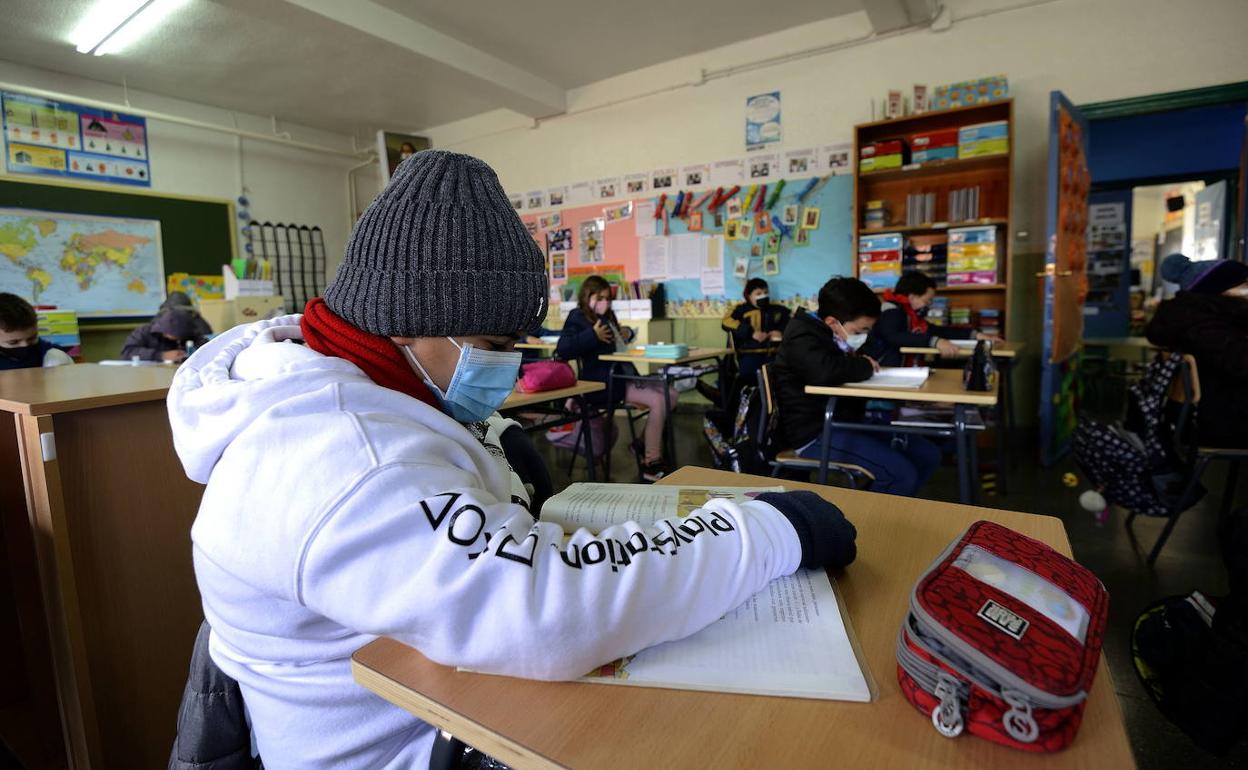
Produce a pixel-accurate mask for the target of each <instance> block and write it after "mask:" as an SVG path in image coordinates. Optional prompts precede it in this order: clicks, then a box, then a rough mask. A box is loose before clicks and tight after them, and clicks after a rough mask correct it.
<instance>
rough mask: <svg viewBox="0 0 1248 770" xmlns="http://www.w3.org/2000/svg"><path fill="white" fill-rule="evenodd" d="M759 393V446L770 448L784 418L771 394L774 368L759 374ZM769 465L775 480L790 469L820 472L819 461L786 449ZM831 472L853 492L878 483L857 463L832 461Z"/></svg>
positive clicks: (759, 371) (762, 370) (830, 462)
mask: <svg viewBox="0 0 1248 770" xmlns="http://www.w3.org/2000/svg"><path fill="white" fill-rule="evenodd" d="M758 393H759V400H760V403H761V405H762V408H761V409H759V415H758V445H759V446H760V447H766V446H767V445H768V443H767V442H768V440H769V439H770V437H771V431H772V428H773V426H774V425H775V422H776V420H778V419H779V417H780V412H779V407H778V406H777V405H776V400H775V398H774V397H773V395H772V390H771V364H763V366H762V367H761V368H760V369H759V370H758ZM769 463H770V465H771V475H772V476H779V475H780V471H782V470H786V469H787V470H801V471H808V472H809V471H817V470H819V460H818V459H816V458H810V457H802V456H800V455H798V453H797V451H796V450H793V449H786V450H784V451H783V452H779V453H777V454H776V456H775V458H773V459H772V460H770V461H769ZM828 470H831V471H835V472H836V473H838V474H840V475H842V476H843V477H844V478H845V481H846V483H847V484H848V485H849V488H850V489H869V488H870V486H871V484H872V483H873V482H874V481H875V476H874V475H873V474H872V473H871V471H869V470H867V469H866V468H863V467H862V466H861V465H854V464H853V463H840V462H836V461H835V460H829V461H828Z"/></svg>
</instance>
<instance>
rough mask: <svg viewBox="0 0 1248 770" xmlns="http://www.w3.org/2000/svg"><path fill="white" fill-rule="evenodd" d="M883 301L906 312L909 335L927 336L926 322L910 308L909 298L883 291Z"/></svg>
mask: <svg viewBox="0 0 1248 770" xmlns="http://www.w3.org/2000/svg"><path fill="white" fill-rule="evenodd" d="M884 301H885V302H891V303H893V304H894V305H896V306H898V307H900V308H901V309H902V310H904V311H906V319H907V320H908V321H909V322H910V324H909V325H910V333H911V334H927V320H926V319H924V318H923V316H921V315H919V311H917V310H915V309H914V308H912V307H910V298H909V297H907V296H906V295H904V294H898V293H897V292H895V291H893V290H892V289H885V290H884Z"/></svg>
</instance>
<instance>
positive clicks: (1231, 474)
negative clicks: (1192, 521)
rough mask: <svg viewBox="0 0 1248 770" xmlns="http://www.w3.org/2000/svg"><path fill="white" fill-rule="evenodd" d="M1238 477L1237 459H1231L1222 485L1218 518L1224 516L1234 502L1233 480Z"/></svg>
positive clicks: (1229, 511) (1228, 512)
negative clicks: (1224, 482)
mask: <svg viewBox="0 0 1248 770" xmlns="http://www.w3.org/2000/svg"><path fill="white" fill-rule="evenodd" d="M1238 478H1239V460H1231V462H1230V464H1229V465H1227V467H1226V485H1225V486H1223V487H1222V506H1221V508H1219V509H1218V518H1219V519H1222V518H1226V517H1227V516H1228V515H1230V513H1231V506H1232V505H1234V503H1235V482H1236V480H1237V479H1238Z"/></svg>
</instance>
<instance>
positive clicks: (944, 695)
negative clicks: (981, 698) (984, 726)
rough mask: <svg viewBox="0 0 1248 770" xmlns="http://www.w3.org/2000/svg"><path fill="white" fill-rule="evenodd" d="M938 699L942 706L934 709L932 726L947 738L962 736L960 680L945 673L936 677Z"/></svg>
mask: <svg viewBox="0 0 1248 770" xmlns="http://www.w3.org/2000/svg"><path fill="white" fill-rule="evenodd" d="M936 697H937V698H940V704H939V705H937V706H936V708H934V709H932V725H934V726H935V727H936V732H938V733H940V734H941V735H943V736H945V737H946V738H957V737H958V736H959V735H961V734H962V727H963V722H962V708H961V704H959V702H958V680H957V679H955V678H954V677H952V676H950V675H948V674H946V673H944V672H943V671H942V672H941V673H939V674H937V676H936Z"/></svg>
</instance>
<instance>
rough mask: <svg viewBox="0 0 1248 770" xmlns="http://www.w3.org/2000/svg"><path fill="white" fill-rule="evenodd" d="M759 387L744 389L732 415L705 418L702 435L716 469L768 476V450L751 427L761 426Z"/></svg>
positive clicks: (710, 412)
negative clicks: (759, 444)
mask: <svg viewBox="0 0 1248 770" xmlns="http://www.w3.org/2000/svg"><path fill="white" fill-rule="evenodd" d="M757 396H758V386H756V385H747V386H745V387H744V388H742V389H741V395H740V397H739V398H738V399H737V408H736V409H735V410H733V411H732V412H730V413H729V412H724V411H723V410H720V409H710V410H707V412H706V416H704V417H703V418H702V433H703V435H704V436H706V441H707V443H708V444H710V447H711V459H712V462H713V463H714V465H715V467H716V468H718V469H720V470H725V471H732V472H733V473H755V474H761V475H767V474H768V473H770V471H771V468H770V466H769V465H768V464H767V457H766V448H765V447H760V446H758V442H757V441H756V437H755V436H754V434H753V433H752V432H751V427H752V426H754V425H757V424H758V410H759V408H760V405H759V404H758V398H757Z"/></svg>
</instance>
